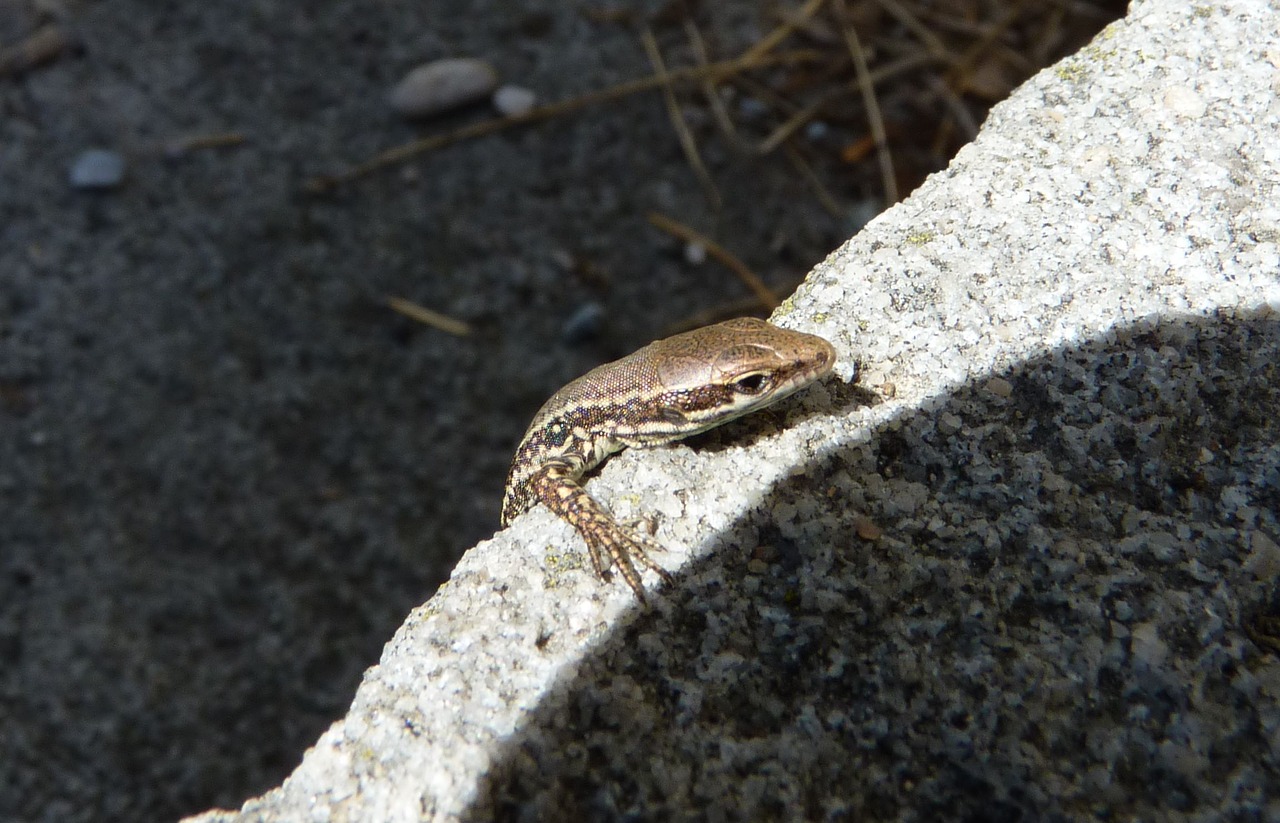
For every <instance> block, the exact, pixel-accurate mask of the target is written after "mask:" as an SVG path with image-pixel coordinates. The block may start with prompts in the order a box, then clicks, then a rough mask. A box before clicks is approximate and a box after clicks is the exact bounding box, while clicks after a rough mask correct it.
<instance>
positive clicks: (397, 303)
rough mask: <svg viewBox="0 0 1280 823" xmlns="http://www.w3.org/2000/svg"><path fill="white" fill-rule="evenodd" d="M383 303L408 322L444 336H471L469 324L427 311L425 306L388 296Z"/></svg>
mask: <svg viewBox="0 0 1280 823" xmlns="http://www.w3.org/2000/svg"><path fill="white" fill-rule="evenodd" d="M384 302H385V303H386V304H387V306H389V307H390V308H391V309H392V310H394V311H397V312H399V313H400V314H403V315H404V316H405V317H408V318H409V319H410V320H416V321H418V322H419V323H422V324H424V325H427V326H430V327H431V328H433V329H439V330H440V331H442V332H445V333H446V334H452V335H454V336H455V337H466V336H468V335H469V334H471V326H470V325H469V324H467V323H464V322H463V321H461V320H458V319H457V318H454V317H450V316H449V315H447V314H441V313H440V312H438V311H433V310H431V309H428V308H426V307H425V306H419V305H418V304H417V303H414V302H412V301H410V300H405V299H404V298H403V297H392V296H390V295H388V296H387V297H386V298H384Z"/></svg>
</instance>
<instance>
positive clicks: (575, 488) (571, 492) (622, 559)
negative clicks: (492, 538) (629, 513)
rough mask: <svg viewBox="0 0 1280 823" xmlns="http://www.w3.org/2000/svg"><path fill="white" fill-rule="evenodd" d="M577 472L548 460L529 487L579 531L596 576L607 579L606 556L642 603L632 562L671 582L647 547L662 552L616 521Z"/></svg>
mask: <svg viewBox="0 0 1280 823" xmlns="http://www.w3.org/2000/svg"><path fill="white" fill-rule="evenodd" d="M575 474H576V473H575V471H574V470H573V468H572V467H571V466H569V465H568V464H566V463H563V462H560V461H556V460H549V461H547V462H546V463H544V464H543V465H542V466H541V467H540V468H539V469H538V471H537V472H535V473H534V474H533V475H531V476H530V477H529V479H528V481H527V483H528V487H529V488H530V489H531V490H532V491H533V493H534V496H536V497H537V498H538V500H540V501H542V502H543V503H544V504H546V506H547V508H549V509H551V511H553V512H555V514H556V515H558V516H559V517H562V518H564V519H565V520H567V521H568V522H569V524H570V525H571V526H573V527H574V528H575V529H577V530H578V534H581V535H582V539H583V540H585V541H586V543H587V551H588V552H589V553H590V555H591V565H592V567H593V568H594V569H595V571H596V574H597V575H599V576H600V577H601V578H604V579H608V573H607V571H606V570H605V565H604V556H605V555H606V554H607V555H608V556H609V557H610V559H612V560H613V563H614V564H615V565H616V566H617V567H618V571H620V572H621V573H622V577H623V579H624V580H626V581H627V585H628V586H630V587H631V589H632V590H633V591H634V592H635V593H636V596H637V597H639V598H640V600H641V601H642V602H643V601H644V599H645V596H644V587H643V586H642V585H641V583H640V575H639V574H638V573H637V572H636V567H635V564H634V563H633V562H632V561H633V560H637V561H639V562H640V563H641V564H643V565H644V566H646V567H648V568H650V569H653V570H654V571H655V572H657V573H658V576H660V577H661V578H662V579H663V580H665V581H667V582H668V583H670V582H671V574H670V573H669V572H668V571H667V570H666V569H664V568H662V567H661V566H659V565H658V564H657V563H656V562H655V561H654V560H653V558H651V557H650V556H649V553H648V551H647V547H652V548H655V549H660V548H661V547H659V546H658V545H657V544H655V543H654V542H653V541H652V540H650V539H649V538H647V537H645V536H644V535H641V534H640V533H638V532H635V531H633V530H631V529H628V528H626V527H624V526H623V525H622V524H620V523H619V522H618V521H616V520H614V519H613V516H612V515H610V514H609V513H608V512H607V511H605V510H604V507H602V506H601V505H600V504H599V503H597V502H596V500H595V498H593V497H592V496H591V495H590V494H588V493H587V490H586V489H584V488H582V486H580V485H579V484H578V482H577V480H575V479H574V478H575Z"/></svg>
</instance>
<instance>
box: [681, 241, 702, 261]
mask: <svg viewBox="0 0 1280 823" xmlns="http://www.w3.org/2000/svg"><path fill="white" fill-rule="evenodd" d="M684 262H686V263H688V264H690V265H691V266H701V265H702V264H703V263H705V262H707V247H706V246H704V245H702V244H701V243H685V244H684Z"/></svg>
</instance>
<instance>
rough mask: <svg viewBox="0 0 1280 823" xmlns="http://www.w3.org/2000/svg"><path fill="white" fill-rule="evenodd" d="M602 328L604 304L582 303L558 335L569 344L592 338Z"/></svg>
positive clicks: (572, 344)
mask: <svg viewBox="0 0 1280 823" xmlns="http://www.w3.org/2000/svg"><path fill="white" fill-rule="evenodd" d="M603 330H604V306H601V305H600V304H599V303H595V302H592V303H584V304H582V305H581V306H579V307H578V310H577V311H575V312H574V313H573V314H572V315H570V316H569V319H568V320H566V321H565V322H564V328H562V329H561V330H560V337H561V338H562V339H563V340H564V342H565V343H567V344H569V345H570V346H574V345H577V344H579V343H585V342H587V341H588V340H594V339H596V338H597V337H599V336H600V332H601V331H603Z"/></svg>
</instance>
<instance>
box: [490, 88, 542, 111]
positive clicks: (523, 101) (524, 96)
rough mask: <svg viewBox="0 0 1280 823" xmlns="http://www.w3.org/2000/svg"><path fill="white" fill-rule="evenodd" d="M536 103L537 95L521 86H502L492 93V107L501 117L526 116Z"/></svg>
mask: <svg viewBox="0 0 1280 823" xmlns="http://www.w3.org/2000/svg"><path fill="white" fill-rule="evenodd" d="M537 102H538V95H536V94H534V93H533V91H532V90H530V89H526V88H524V87H523V86H502V87H500V88H499V89H498V90H497V91H495V92H494V93H493V107H494V108H495V109H497V110H498V114H501V115H502V116H503V117H518V116H520V115H522V114H527V113H528V112H529V111H531V110H532V109H533V107H534V106H535V105H536V104H537Z"/></svg>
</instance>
